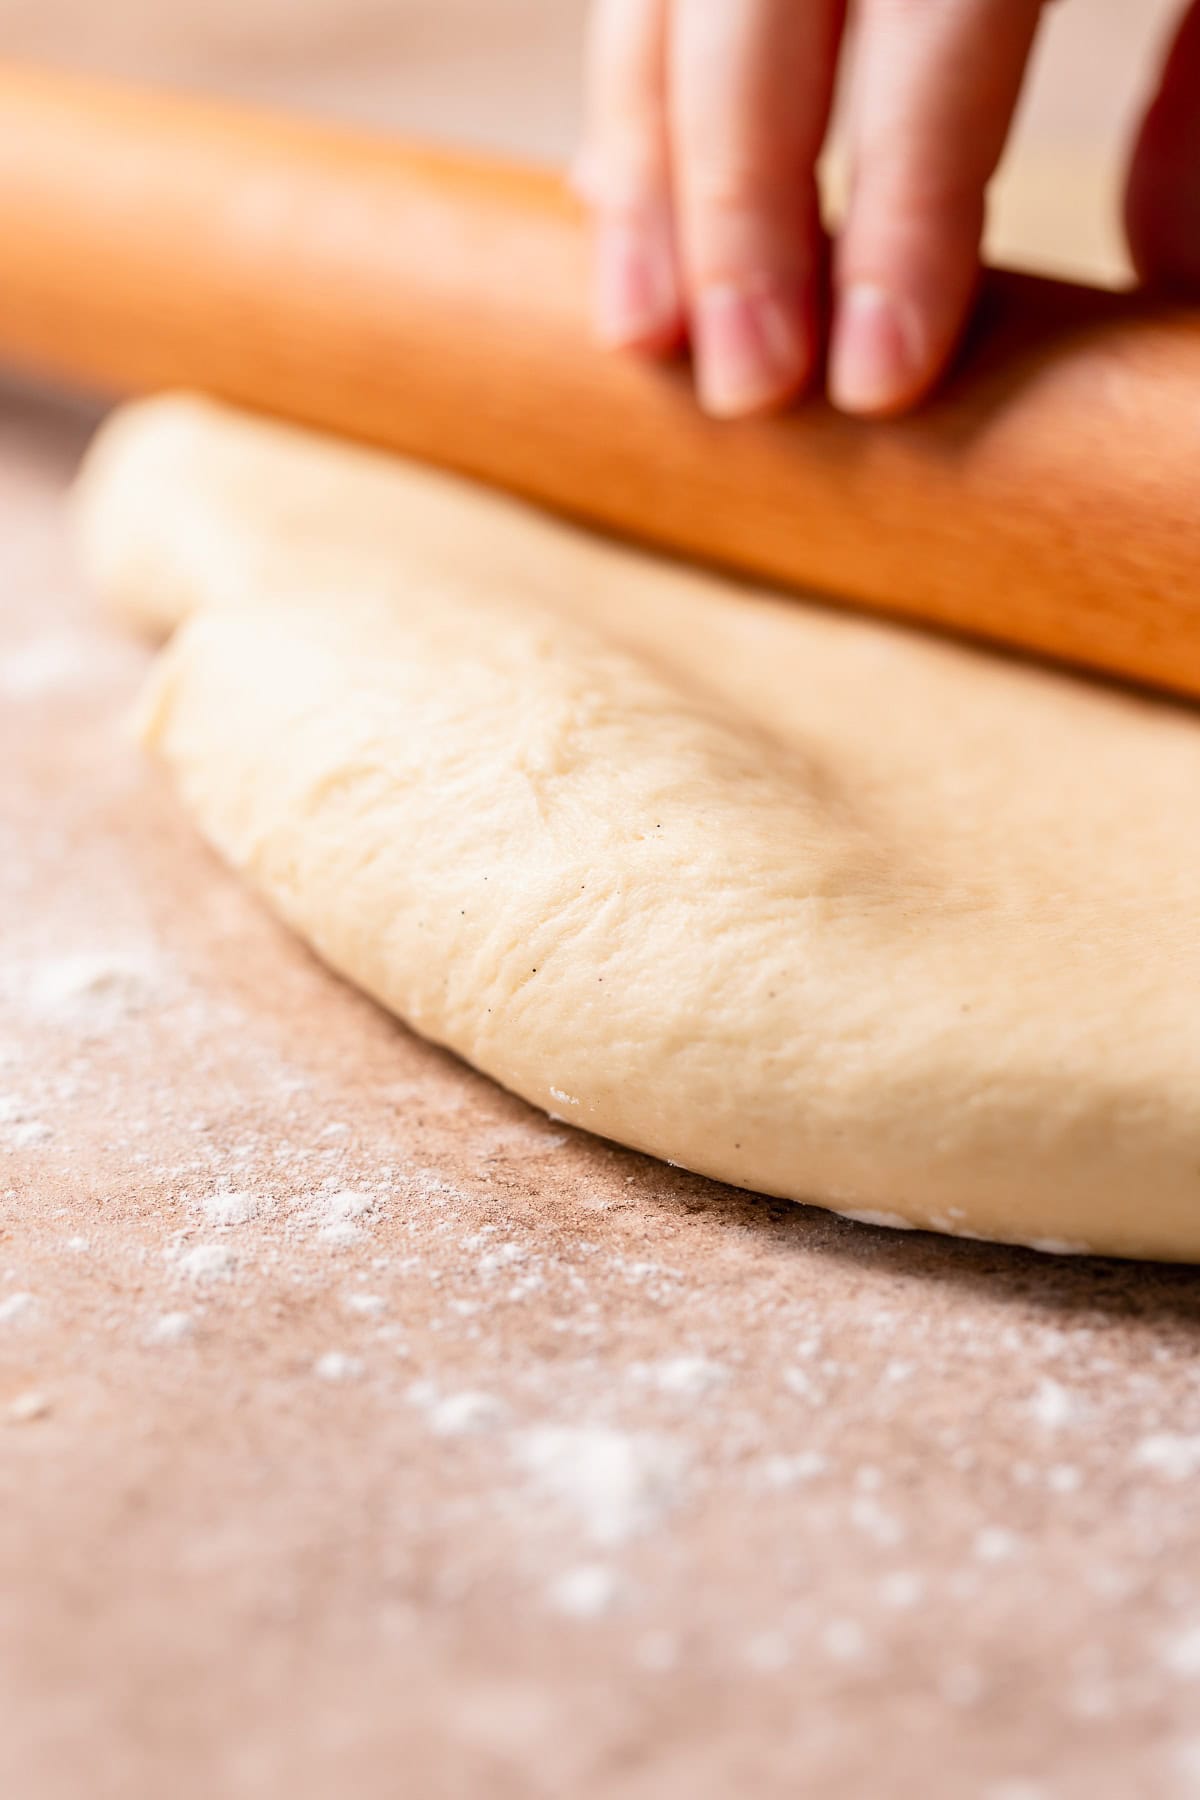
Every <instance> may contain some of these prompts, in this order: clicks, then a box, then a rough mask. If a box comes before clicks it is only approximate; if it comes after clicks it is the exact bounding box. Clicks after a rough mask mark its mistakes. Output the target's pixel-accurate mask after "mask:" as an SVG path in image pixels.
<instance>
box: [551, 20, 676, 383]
mask: <svg viewBox="0 0 1200 1800" xmlns="http://www.w3.org/2000/svg"><path fill="white" fill-rule="evenodd" d="M666 18H667V0H597V3H596V5H595V7H594V9H593V12H592V18H591V27H590V30H589V34H588V47H587V97H586V112H587V118H586V127H585V139H584V151H583V154H582V157H581V158H580V163H579V165H578V172H577V181H578V183H579V185H580V186H581V187H582V188H583V190H584V192H585V194H586V197H587V199H588V201H589V203H590V205H591V206H592V208H593V211H594V214H595V291H594V296H593V308H594V316H595V325H596V330H597V333H598V335H599V337H600V338H601V340H602V341H603V342H605V343H607V344H611V345H613V346H614V347H625V346H628V347H634V348H642V349H650V350H654V349H663V348H666V347H668V346H670V345H671V344H673V343H675V342H676V341H677V340H678V338H679V337H680V335H681V333H682V327H683V309H682V297H681V289H680V282H679V276H678V272H677V266H676V257H675V243H674V233H673V228H672V222H671V192H670V174H669V168H668V159H667V121H666Z"/></svg>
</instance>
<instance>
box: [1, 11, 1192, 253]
mask: <svg viewBox="0 0 1200 1800" xmlns="http://www.w3.org/2000/svg"><path fill="white" fill-rule="evenodd" d="M1178 10H1179V0H1057V3H1056V4H1052V5H1050V6H1048V7H1047V11H1046V17H1045V21H1044V24H1043V31H1042V42H1041V48H1040V53H1039V55H1038V59H1037V64H1036V67H1035V69H1034V72H1033V77H1032V80H1031V82H1030V85H1029V88H1028V90H1027V93H1026V98H1025V103H1024V106H1023V108H1022V113H1021V118H1020V122H1019V127H1018V132H1017V137H1016V140H1015V142H1014V145H1013V147H1012V150H1011V152H1010V155H1009V158H1008V160H1007V163H1006V166H1005V168H1004V170H1003V172H1002V175H1001V178H1000V180H999V181H998V182H997V184H996V189H995V195H994V205H993V218H992V225H991V231H990V241H989V248H990V252H991V254H992V255H993V256H994V257H996V258H997V259H999V260H1006V261H1017V262H1022V263H1026V264H1028V265H1030V266H1033V267H1037V268H1041V269H1044V270H1046V271H1049V272H1053V273H1062V274H1074V275H1080V276H1086V277H1089V278H1091V279H1102V280H1109V281H1119V280H1122V279H1124V278H1125V277H1126V275H1127V273H1128V268H1127V263H1126V260H1125V255H1124V248H1123V245H1122V242H1121V234H1120V226H1119V202H1118V195H1119V187H1120V167H1121V162H1122V158H1123V155H1124V150H1125V146H1126V143H1127V141H1128V138H1129V133H1130V130H1131V129H1132V124H1133V120H1134V118H1135V117H1136V112H1137V106H1138V102H1139V99H1140V98H1141V96H1142V95H1143V94H1144V92H1145V90H1146V87H1147V84H1148V83H1149V81H1150V79H1151V76H1152V73H1153V70H1154V67H1155V64H1156V62H1157V60H1158V56H1159V54H1160V52H1161V46H1162V43H1163V39H1164V36H1165V34H1166V33H1167V32H1168V31H1169V29H1170V25H1171V21H1172V19H1173V18H1174V16H1175V15H1176V14H1177V12H1178ZM586 12H587V0H0V46H2V48H3V53H4V54H6V55H9V56H20V57H32V58H41V59H44V60H50V61H54V62H57V63H64V64H65V63H70V64H72V65H74V66H77V67H86V68H91V69H97V70H105V71H109V72H112V73H116V74H122V75H138V76H142V77H149V78H153V79H157V80H161V81H165V82H169V83H171V84H172V85H175V86H181V87H189V88H200V89H212V90H219V91H222V92H225V93H229V94H238V95H243V96H247V97H250V98H255V99H260V100H264V101H268V102H271V103H279V102H284V103H288V104H296V105H302V106H305V107H307V108H309V109H311V110H315V111H319V112H322V113H325V114H330V115H334V116H343V117H351V118H355V119H359V120H364V121H369V122H371V123H374V124H378V125H385V126H392V127H396V128H398V129H401V130H403V131H407V132H413V133H425V134H428V135H432V136H436V137H440V138H453V139H457V140H459V141H461V142H464V143H469V144H472V145H476V146H481V147H485V148H497V149H505V150H511V151H517V152H520V153H523V154H527V155H531V156H536V157H540V158H544V159H549V160H561V159H563V158H565V156H566V155H567V154H568V152H569V150H570V147H571V145H572V142H573V139H574V134H575V127H576V121H577V116H578V95H579V64H580V43H581V36H582V30H583V21H584V17H585V15H586ZM834 161H835V165H836V157H835V159H834ZM832 179H833V186H834V187H835V189H836V187H837V185H838V176H837V169H836V166H835V168H834V170H833V175H832Z"/></svg>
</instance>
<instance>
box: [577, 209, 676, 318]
mask: <svg viewBox="0 0 1200 1800" xmlns="http://www.w3.org/2000/svg"><path fill="white" fill-rule="evenodd" d="M678 316H679V299H678V288H677V285H676V281H675V265H674V259H673V256H672V253H671V245H670V240H669V238H668V235H667V233H666V231H665V229H663V228H660V227H658V226H656V225H652V224H646V223H639V224H637V225H632V224H630V223H629V222H628V221H626V220H605V219H602V220H601V221H600V223H599V224H598V226H597V231H596V288H595V324H596V335H597V336H598V337H599V339H600V341H601V342H602V343H604V344H608V345H610V346H611V347H612V348H614V349H622V348H625V347H630V346H635V345H638V344H646V343H653V342H654V341H656V340H658V339H661V338H664V337H669V336H670V335H671V334H672V333H673V331H674V330H675V329H676V327H677V323H678Z"/></svg>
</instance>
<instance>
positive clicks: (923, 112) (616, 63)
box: [579, 0, 1200, 417]
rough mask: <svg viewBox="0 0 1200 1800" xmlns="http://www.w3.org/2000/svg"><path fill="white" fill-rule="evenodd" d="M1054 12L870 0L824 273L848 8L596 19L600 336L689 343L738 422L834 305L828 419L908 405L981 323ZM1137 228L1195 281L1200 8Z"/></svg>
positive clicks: (1145, 160)
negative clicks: (1014, 152)
mask: <svg viewBox="0 0 1200 1800" xmlns="http://www.w3.org/2000/svg"><path fill="white" fill-rule="evenodd" d="M1078 3H1079V4H1081V5H1084V4H1086V0H1078ZM1042 6H1043V0H859V4H858V7H857V17H856V24H857V31H856V37H857V43H856V54H855V66H854V71H853V75H854V79H853V87H852V95H851V100H852V105H851V133H850V137H851V152H852V186H851V194H850V200H849V206H848V210H847V213H846V217H845V221H844V224H843V226H842V230H841V233H840V236H839V238H838V241H837V243H836V245H835V246H834V247H833V252H832V270H831V271H830V268H829V252H828V246H827V242H826V239H825V235H824V232H823V229H822V224H821V216H820V206H819V200H818V194H817V184H816V175H815V168H816V162H817V157H818V155H819V153H820V150H821V146H822V143H823V141H824V138H825V133H826V128H827V125H828V121H829V113H830V107H831V102H832V96H833V88H834V80H835V76H836V72H837V66H838V59H839V55H840V52H841V47H842V38H843V28H844V24H845V0H594V6H593V16H592V26H591V32H590V40H589V51H588V97H587V127H586V138H585V146H584V151H583V155H582V157H581V159H580V164H579V170H580V185H581V187H582V189H583V191H584V193H585V196H586V197H587V199H588V200H589V202H590V204H591V206H592V208H593V210H594V214H595V232H596V320H597V327H598V331H599V334H600V336H601V338H602V339H603V340H604V341H605V342H607V343H609V344H611V345H613V346H619V347H626V348H631V349H640V350H643V351H648V352H651V353H665V352H667V351H670V350H672V349H674V348H676V347H677V345H678V344H679V343H680V341H681V340H682V339H683V337H684V335H685V334H687V335H689V336H690V338H691V343H692V349H693V354H694V358H695V365H696V380H697V386H698V390H699V396H700V400H701V404H702V405H703V406H704V407H705V408H706V410H707V411H709V412H711V413H713V414H716V415H717V416H720V417H734V416H738V415H742V414H747V413H755V412H765V411H773V410H777V409H779V408H780V407H782V406H785V405H787V404H788V403H789V402H790V401H792V400H794V399H795V398H796V396H797V395H799V394H800V393H801V392H802V391H803V390H804V388H805V387H806V386H807V385H808V384H809V383H810V381H811V380H812V379H813V377H814V374H815V372H816V370H817V368H818V366H819V365H820V364H821V362H822V360H823V354H824V352H825V349H826V346H825V343H824V341H823V339H824V328H825V316H826V313H827V311H828V310H829V307H830V305H831V308H832V311H831V317H830V318H829V343H828V384H829V392H830V396H831V398H832V400H833V402H834V404H835V405H837V406H839V407H841V408H842V409H843V410H844V411H846V412H851V413H862V414H871V415H884V414H892V413H898V412H903V411H905V410H907V409H908V408H910V407H912V406H913V405H915V404H916V403H917V402H918V401H919V400H920V399H921V398H922V397H923V396H924V395H925V394H926V393H927V392H928V391H929V389H930V388H931V387H932V385H933V384H934V383H935V382H936V381H937V379H938V377H939V375H940V374H941V373H942V371H943V370H944V368H945V366H946V363H947V362H948V360H949V358H950V356H951V355H952V353H953V351H954V348H955V345H956V344H957V341H958V339H959V336H960V334H961V332H962V329H963V326H964V324H965V322H966V319H967V315H968V313H969V311H970V307H971V302H972V298H973V295H974V290H975V284H976V280H977V276H978V268H979V245H980V238H981V235H982V231H983V221H984V201H985V194H986V190H987V185H988V182H989V180H990V178H991V176H992V173H993V171H994V169H995V167H996V164H997V162H998V161H999V158H1000V154H1001V152H1002V150H1003V148H1004V143H1005V139H1006V137H1007V135H1008V130H1009V126H1010V124H1011V122H1012V116H1013V112H1014V109H1015V107H1016V103H1017V99H1018V96H1019V93H1020V88H1021V83H1022V78H1023V76H1024V73H1025V68H1026V64H1027V63H1028V60H1029V56H1030V52H1031V50H1032V47H1033V42H1034V38H1035V35H1036V32H1037V25H1038V20H1039V18H1040V15H1041V12H1042ZM1126 213H1127V220H1128V228H1129V235H1130V242H1131V246H1132V249H1133V252H1134V257H1135V261H1136V263H1137V265H1138V268H1139V270H1140V272H1141V273H1142V274H1143V275H1144V276H1145V277H1146V278H1148V279H1160V280H1161V279H1169V280H1172V281H1175V282H1184V283H1188V284H1195V285H1200V0H1194V4H1193V5H1192V6H1191V7H1190V8H1189V10H1188V11H1187V13H1186V16H1185V18H1184V21H1183V24H1182V27H1181V29H1180V32H1179V35H1178V37H1177V39H1176V42H1175V45H1174V47H1173V49H1172V51H1171V54H1170V56H1169V58H1168V62H1167V66H1166V72H1165V74H1164V77H1163V82H1162V87H1161V90H1160V92H1159V94H1158V97H1157V99H1156V100H1155V102H1154V104H1153V105H1152V107H1151V108H1150V111H1149V113H1148V115H1147V118H1146V122H1145V125H1144V127H1143V130H1142V134H1141V137H1140V139H1139V142H1138V146H1137V149H1136V152H1135V155H1134V159H1133V164H1132V170H1131V174H1130V180H1129V188H1128V195H1127V207H1126ZM830 288H831V289H832V296H831V301H830V299H829V298H828V296H829V292H830Z"/></svg>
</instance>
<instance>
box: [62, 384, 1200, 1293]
mask: <svg viewBox="0 0 1200 1800" xmlns="http://www.w3.org/2000/svg"><path fill="white" fill-rule="evenodd" d="M81 507H82V518H83V535H84V544H85V551H86V560H87V565H88V568H89V570H90V572H91V574H92V576H93V578H94V579H95V581H96V582H97V583H98V585H99V586H100V588H101V589H102V590H103V591H104V593H105V594H106V595H107V596H108V598H109V599H110V600H111V601H112V602H113V603H114V604H115V605H116V606H118V607H119V608H121V609H122V610H123V611H124V612H125V614H126V615H128V616H130V617H132V618H134V619H135V620H137V621H139V622H141V623H142V624H144V625H147V626H150V627H151V628H154V629H156V630H160V631H161V630H163V629H165V628H169V627H171V626H173V625H175V624H176V623H178V622H179V621H181V620H185V621H186V622H185V623H183V624H182V625H181V628H180V629H179V630H178V632H177V633H176V635H175V637H174V640H173V641H172V643H171V644H170V646H169V648H168V649H167V650H166V651H165V652H164V654H163V656H162V659H161V661H160V663H159V666H158V669H157V672H156V673H155V675H154V677H153V680H152V683H151V687H150V691H149V693H148V696H147V699H146V702H145V706H144V732H145V738H146V741H147V743H148V744H149V745H151V746H152V747H153V749H154V750H155V751H156V753H157V754H158V755H159V756H160V757H161V758H162V759H163V761H164V762H165V763H166V764H167V765H168V767H169V768H170V770H171V771H172V774H173V776H174V779H175V781H176V783H177V784H178V787H179V789H180V791H181V792H182V794H183V797H184V799H185V801H186V803H187V805H188V807H189V808H190V809H191V811H192V813H193V814H194V816H195V818H196V820H197V821H198V823H199V825H200V828H201V829H202V831H203V832H204V833H205V835H206V837H207V838H208V839H209V841H210V842H211V843H212V844H213V845H215V846H216V848H217V849H218V850H219V851H220V853H221V854H222V855H223V856H224V857H225V858H226V859H227V860H228V861H229V862H230V863H231V864H233V866H234V867H235V868H237V869H239V870H240V871H241V872H242V873H243V874H244V875H245V877H246V878H247V880H248V881H249V882H250V883H251V884H252V885H253V886H254V887H255V888H256V889H257V890H258V892H259V893H261V894H262V895H263V896H264V897H265V898H266V899H267V900H268V901H269V903H270V904H271V905H272V906H273V907H274V908H275V909H276V911H277V912H278V913H279V914H280V915H281V916H282V917H283V918H284V919H286V920H287V921H288V923H289V924H290V925H292V926H293V927H294V928H295V929H296V930H297V931H299V932H300V933H301V934H302V935H303V936H304V937H305V938H306V939H307V940H308V942H309V943H310V944H311V945H312V946H313V947H314V948H315V949H316V951H317V952H318V953H319V954H320V955H321V956H322V957H323V958H324V959H325V960H326V961H327V962H328V963H329V964H330V965H331V966H332V967H333V968H335V969H337V970H339V971H340V972H341V973H342V974H343V975H345V976H347V977H349V978H350V979H351V980H352V981H355V982H357V983H358V984H359V986H361V987H363V988H365V989H366V990H367V992H368V993H370V994H373V995H374V996H375V997H376V999H378V1000H380V1001H381V1002H382V1003H383V1004H384V1005H385V1006H387V1007H390V1008H391V1009H392V1011H394V1012H395V1013H397V1014H398V1015H399V1016H400V1017H401V1018H402V1019H404V1020H406V1021H407V1022H408V1024H410V1025H411V1026H412V1027H413V1028H414V1029H415V1030H417V1031H419V1032H421V1033H423V1034H424V1035H425V1036H426V1037H429V1038H432V1039H433V1040H434V1041H436V1042H437V1043H440V1044H445V1045H448V1046H449V1047H450V1048H451V1049H453V1050H455V1051H457V1052H458V1053H459V1054H460V1055H461V1056H463V1057H465V1058H466V1059H467V1060H468V1061H469V1062H471V1063H473V1064H474V1065H475V1066H476V1067H477V1068H479V1069H482V1070H484V1071H486V1073H487V1074H489V1075H491V1076H493V1077H494V1078H495V1079H496V1080H497V1081H500V1082H502V1083H503V1084H504V1085H505V1086H506V1087H508V1088H511V1089H513V1090H514V1091H515V1092H517V1093H519V1094H522V1095H524V1096H525V1098H526V1099H527V1100H529V1101H531V1102H533V1104H534V1105H536V1106H540V1107H543V1108H545V1109H546V1110H547V1111H549V1112H552V1113H555V1114H558V1115H560V1116H562V1117H563V1118H566V1119H568V1120H569V1121H570V1122H571V1123H572V1124H575V1125H580V1126H584V1127H586V1128H587V1129H589V1130H592V1131H596V1132H600V1133H602V1134H603V1135H605V1136H607V1137H611V1138H615V1139H617V1140H619V1141H620V1142H622V1143H624V1144H629V1145H632V1146H634V1147H636V1148H638V1149H640V1150H646V1151H649V1152H651V1153H652V1154H653V1155H655V1156H659V1157H664V1158H667V1159H669V1160H670V1161H672V1162H674V1163H677V1164H681V1165H683V1166H684V1167H686V1168H689V1169H693V1170H697V1171H699V1172H701V1173H703V1174H705V1175H710V1176H714V1177H716V1178H717V1179H719V1180H722V1181H727V1182H733V1183H736V1184H738V1185H741V1186H744V1187H748V1188H754V1189H759V1190H762V1191H763V1192H765V1193H769V1194H775V1195H783V1196H787V1197H790V1198H792V1199H795V1200H802V1201H812V1202H817V1203H819V1204H821V1205H824V1206H829V1207H833V1208H836V1209H837V1210H839V1211H842V1212H848V1213H850V1214H852V1215H867V1216H871V1217H876V1216H880V1215H884V1216H886V1218H887V1219H888V1220H890V1221H891V1222H897V1223H898V1222H907V1223H911V1224H914V1225H922V1226H928V1227H931V1228H933V1229H936V1230H940V1231H949V1232H956V1233H962V1234H971V1235H979V1236H984V1237H988V1238H995V1239H1000V1240H1005V1241H1010V1242H1022V1243H1035V1244H1037V1245H1038V1246H1039V1247H1044V1248H1051V1249H1053V1248H1061V1249H1069V1248H1085V1247H1086V1248H1091V1249H1094V1250H1097V1251H1103V1252H1109V1253H1116V1254H1122V1255H1150V1256H1161V1257H1168V1258H1183V1259H1191V1258H1195V1257H1196V1256H1197V1255H1200V832H1198V831H1197V811H1198V807H1200V716H1197V715H1196V714H1195V713H1194V712H1191V711H1189V710H1187V709H1184V708H1180V707H1175V706H1173V705H1170V704H1167V703H1157V702H1152V701H1147V700H1141V699H1137V698H1133V697H1129V696H1125V695H1120V694H1116V693H1113V692H1109V691H1105V690H1103V689H1101V688H1098V687H1092V686H1089V685H1087V684H1085V683H1084V682H1081V681H1076V680H1073V679H1071V678H1070V677H1066V676H1058V675H1053V674H1048V673H1043V672H1040V671H1038V670H1035V669H1031V668H1027V667H1022V666H1019V665H1017V664H1014V663H1007V662H1005V661H1003V660H1001V659H1000V658H997V657H991V656H989V655H987V654H985V653H980V652H975V651H972V650H969V649H963V648H959V647H956V646H952V645H947V644H943V643H938V642H935V641H931V640H928V639H926V638H924V637H922V636H920V635H918V634H916V633H913V632H909V631H907V630H903V629H900V628H895V627H891V626H887V625H882V624H879V623H875V622H871V621H867V620H863V619H857V618H852V617H846V616H841V615H838V614H836V613H833V612H830V611H826V610H823V609H819V608H815V607H808V606H805V605H802V604H800V603H798V602H796V601H794V600H791V599H780V598H775V597H772V596H769V595H767V596H764V595H762V594H760V593H754V592H748V591H746V590H744V589H742V588H740V587H738V586H736V585H735V584H733V583H727V582H723V581H720V580H717V579H713V578H708V577H705V576H702V575H699V574H695V573H691V572H688V571H685V570H683V569H680V568H676V567H674V566H670V565H667V564H663V563H659V562H656V561H654V560H653V559H651V558H649V557H646V556H642V555H639V554H637V553H636V552H633V551H629V550H626V549H623V548H619V547H616V546H613V545H610V544H607V543H604V542H601V541H599V540H597V539H594V538H592V537H590V536H587V535H584V534H582V533H579V532H576V531H574V530H572V529H571V528H569V527H566V526H563V525H559V524H556V523H552V522H550V521H548V520H546V519H543V518H541V517H540V516H538V515H535V514H534V513H532V512H529V511H527V510H525V509H524V508H522V507H521V506H519V505H517V504H515V503H511V502H509V501H506V500H503V499H500V498H497V497H495V496H490V495H486V494H481V493H479V492H478V491H476V490H474V489H473V488H471V487H468V486H466V485H464V484H462V483H459V482H456V481H453V480H451V479H449V478H446V477H443V476H439V475H434V474H431V473H429V472H427V471H423V470H419V469H416V468H412V467H408V466H406V465H404V464H402V463H400V462H398V461H395V460H393V459H390V458H385V457H380V456H373V455H371V454H369V453H367V452H362V451H357V450H352V449H349V448H346V447H343V446H338V445H333V444H330V443H326V442H324V441H322V440H319V439H316V438H313V437H309V436H306V435H304V434H301V433H298V432H293V431H288V430H285V429H281V428H279V427H276V426H271V425H266V424H263V423H259V422H254V421H251V420H248V419H244V418H242V417H239V416H238V415H236V414H234V413H232V412H229V411H226V410H223V409H219V408H217V407H215V406H212V405H210V404H208V403H204V402H200V401H195V400H190V399H168V400H161V401H155V402H150V403H145V404H142V405H139V406H137V407H135V408H132V409H130V410H128V411H126V412H125V413H124V414H121V415H119V416H118V417H117V418H116V419H115V420H114V421H113V422H112V423H110V425H109V426H108V427H107V428H106V430H105V431H104V433H103V434H102V436H101V439H100V441H99V443H98V445H97V447H96V448H95V450H94V451H93V453H92V457H91V459H90V462H89V465H88V468H87V470H86V472H85V475H84V478H83V482H82V489H81ZM800 528H801V527H799V526H798V529H800Z"/></svg>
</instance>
